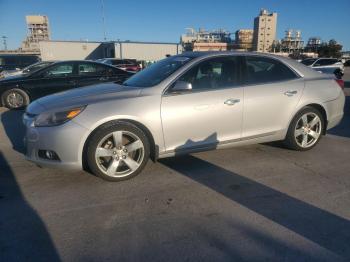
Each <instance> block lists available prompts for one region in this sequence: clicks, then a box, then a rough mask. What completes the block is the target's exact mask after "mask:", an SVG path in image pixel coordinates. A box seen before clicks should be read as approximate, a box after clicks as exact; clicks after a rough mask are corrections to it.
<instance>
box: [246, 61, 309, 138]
mask: <svg viewBox="0 0 350 262" xmlns="http://www.w3.org/2000/svg"><path fill="white" fill-rule="evenodd" d="M243 78H244V79H243V81H244V85H245V86H244V108H243V128H242V138H243V139H244V138H250V137H259V136H266V135H272V134H273V133H275V132H278V131H281V130H283V129H285V128H286V126H287V125H288V122H289V120H290V118H291V114H292V112H293V111H294V108H295V107H296V105H297V103H298V101H299V99H300V97H301V94H302V92H303V89H304V80H303V79H302V78H300V77H299V76H298V75H297V74H296V73H295V72H294V71H293V70H292V69H290V68H289V67H288V66H286V65H285V64H283V63H282V62H280V61H279V60H277V59H274V58H268V57H262V56H246V58H245V73H244V77H243Z"/></svg>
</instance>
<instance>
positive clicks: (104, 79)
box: [100, 76, 108, 81]
mask: <svg viewBox="0 0 350 262" xmlns="http://www.w3.org/2000/svg"><path fill="white" fill-rule="evenodd" d="M107 80H108V77H106V76H102V77H100V81H107Z"/></svg>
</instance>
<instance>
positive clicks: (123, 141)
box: [95, 131, 145, 178]
mask: <svg viewBox="0 0 350 262" xmlns="http://www.w3.org/2000/svg"><path fill="white" fill-rule="evenodd" d="M144 156H145V148H144V145H143V143H142V141H141V139H140V138H139V137H138V136H137V135H135V134H134V133H131V132H129V131H115V132H112V133H110V134H108V135H106V136H105V137H104V138H102V139H101V140H100V142H99V143H98V145H97V148H96V152H95V160H96V164H97V166H98V168H99V169H100V170H101V171H102V172H103V173H104V174H105V175H107V176H110V177H116V178H120V177H126V176H128V175H130V174H132V173H133V172H135V171H136V170H137V169H138V168H139V166H140V165H141V163H142V161H143V159H144Z"/></svg>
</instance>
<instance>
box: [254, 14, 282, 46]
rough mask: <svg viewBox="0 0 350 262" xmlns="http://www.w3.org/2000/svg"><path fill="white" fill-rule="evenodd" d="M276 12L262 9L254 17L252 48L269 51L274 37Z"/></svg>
mask: <svg viewBox="0 0 350 262" xmlns="http://www.w3.org/2000/svg"><path fill="white" fill-rule="evenodd" d="M276 27H277V13H268V11H267V10H266V9H262V10H261V11H260V14H259V16H258V17H255V19H254V37H253V50H254V51H258V52H269V51H270V50H271V46H272V43H273V41H274V40H275V39H276Z"/></svg>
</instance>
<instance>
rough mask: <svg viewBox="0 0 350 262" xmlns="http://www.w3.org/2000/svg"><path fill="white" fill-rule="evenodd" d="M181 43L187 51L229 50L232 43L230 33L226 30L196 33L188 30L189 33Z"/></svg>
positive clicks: (183, 36)
mask: <svg viewBox="0 0 350 262" xmlns="http://www.w3.org/2000/svg"><path fill="white" fill-rule="evenodd" d="M180 41H181V44H182V46H183V48H184V49H185V50H186V51H195V50H197V51H209V50H216V51H220V50H227V49H228V46H229V44H230V43H231V42H232V40H231V38H230V33H229V32H227V31H225V30H222V29H219V30H214V31H206V30H204V29H199V30H198V31H195V30H194V29H193V28H187V33H186V34H184V35H182V36H181V40H180Z"/></svg>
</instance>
